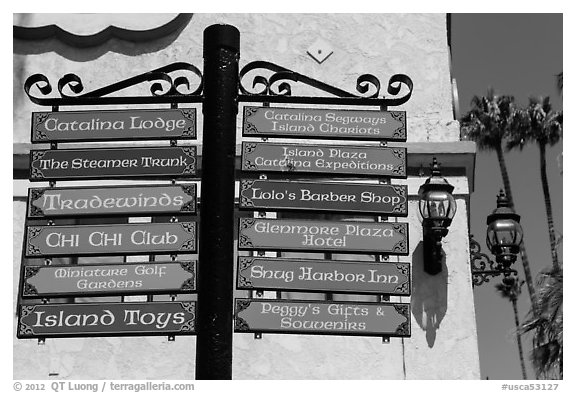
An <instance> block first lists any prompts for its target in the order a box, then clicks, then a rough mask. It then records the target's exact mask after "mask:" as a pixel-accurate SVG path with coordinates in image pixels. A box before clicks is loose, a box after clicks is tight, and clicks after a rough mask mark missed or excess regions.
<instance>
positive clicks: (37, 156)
mask: <svg viewBox="0 0 576 393" xmlns="http://www.w3.org/2000/svg"><path fill="white" fill-rule="evenodd" d="M194 175H196V147H195V146H170V147H130V148H111V149H66V150H31V151H30V180H32V181H45V180H72V179H102V178H106V179H121V178H139V177H154V178H175V177H178V178H180V177H194Z"/></svg>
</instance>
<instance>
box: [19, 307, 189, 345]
mask: <svg viewBox="0 0 576 393" xmlns="http://www.w3.org/2000/svg"><path fill="white" fill-rule="evenodd" d="M195 322H196V302H193V301H186V302H148V303H78V304H34V305H20V307H19V313H18V331H17V336H18V338H52V337H97V336H130V335H132V336H154V335H156V336H157V335H193V334H195V328H196V326H195Z"/></svg>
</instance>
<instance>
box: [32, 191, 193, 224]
mask: <svg viewBox="0 0 576 393" xmlns="http://www.w3.org/2000/svg"><path fill="white" fill-rule="evenodd" d="M195 213H196V184H194V183H191V184H174V185H151V184H150V185H148V184H147V185H143V186H113V187H75V188H71V187H62V188H55V187H50V188H31V189H29V190H28V218H43V217H68V216H70V217H77V216H94V215H96V216H108V215H110V216H111V215H132V216H134V215H146V216H150V215H160V214H195Z"/></svg>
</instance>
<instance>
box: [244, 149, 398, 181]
mask: <svg viewBox="0 0 576 393" xmlns="http://www.w3.org/2000/svg"><path fill="white" fill-rule="evenodd" d="M242 170H243V171H247V172H285V173H297V174H299V173H307V174H331V175H355V176H359V177H385V176H386V177H391V178H401V179H405V178H406V148H402V147H377V146H371V147H369V146H354V145H349V146H339V145H296V144H285V143H283V144H279V143H262V142H243V143H242Z"/></svg>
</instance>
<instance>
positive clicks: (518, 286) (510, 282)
mask: <svg viewBox="0 0 576 393" xmlns="http://www.w3.org/2000/svg"><path fill="white" fill-rule="evenodd" d="M523 284H524V281H522V282H521V283H518V279H517V278H510V277H507V278H504V279H503V280H502V282H501V283H500V284H496V285H495V287H496V290H497V291H498V292H499V293H500V295H501V296H502V297H503V298H505V299H508V300H510V302H511V303H512V308H513V309H514V323H516V330H515V332H516V343H517V344H518V355H519V356H520V368H521V369H522V379H527V376H526V364H525V363H524V350H523V349H522V341H521V332H520V320H519V319H518V297H519V296H520V292H521V291H522V285H523Z"/></svg>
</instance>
